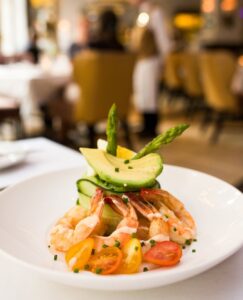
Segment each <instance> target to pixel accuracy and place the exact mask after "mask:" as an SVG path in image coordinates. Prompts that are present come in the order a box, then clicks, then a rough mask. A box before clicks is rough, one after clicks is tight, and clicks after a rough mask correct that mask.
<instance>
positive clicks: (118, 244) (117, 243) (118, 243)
mask: <svg viewBox="0 0 243 300" xmlns="http://www.w3.org/2000/svg"><path fill="white" fill-rule="evenodd" d="M120 245H121V243H120V242H119V241H117V240H116V241H115V244H114V246H115V247H117V248H119V247H120Z"/></svg>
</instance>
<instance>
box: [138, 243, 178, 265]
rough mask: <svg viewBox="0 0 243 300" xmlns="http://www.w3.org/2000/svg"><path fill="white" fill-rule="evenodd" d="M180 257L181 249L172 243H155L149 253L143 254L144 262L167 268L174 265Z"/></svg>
mask: <svg viewBox="0 0 243 300" xmlns="http://www.w3.org/2000/svg"><path fill="white" fill-rule="evenodd" d="M181 256H182V250H181V247H180V246H179V245H178V244H177V243H174V242H169V241H165V242H157V243H156V244H155V246H153V247H152V248H151V249H150V250H149V251H147V252H146V253H145V254H144V257H143V258H144V261H146V262H149V263H152V264H155V265H159V266H162V267H169V266H174V265H176V264H177V263H178V262H179V261H180V258H181Z"/></svg>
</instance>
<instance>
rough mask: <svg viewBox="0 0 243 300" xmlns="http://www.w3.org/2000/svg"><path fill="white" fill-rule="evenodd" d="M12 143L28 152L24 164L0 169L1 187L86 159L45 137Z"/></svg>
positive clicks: (73, 164)
mask: <svg viewBox="0 0 243 300" xmlns="http://www.w3.org/2000/svg"><path fill="white" fill-rule="evenodd" d="M12 144H13V146H14V147H16V148H19V149H25V151H27V152H28V154H27V157H26V159H25V160H24V162H23V163H22V164H20V165H17V166H15V167H12V168H9V169H5V170H0V188H4V187H6V186H9V185H12V184H14V183H17V182H19V181H21V180H24V179H26V178H29V177H33V176H36V175H39V174H42V173H45V172H48V171H54V170H60V169H62V168H69V167H75V166H78V165H80V164H81V163H82V162H83V161H84V159H83V157H82V155H81V154H79V153H78V152H76V151H73V150H71V149H68V148H66V147H63V146H62V145H59V144H57V143H54V142H52V141H50V140H48V139H45V138H35V139H26V140H21V141H16V142H13V143H12ZM0 147H1V143H0ZM0 153H1V149H0Z"/></svg>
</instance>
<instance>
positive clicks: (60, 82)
mask: <svg viewBox="0 0 243 300" xmlns="http://www.w3.org/2000/svg"><path fill="white" fill-rule="evenodd" d="M58 64H59V62H57V63H56V67H55V66H53V67H50V70H49V71H44V70H43V68H41V66H39V65H32V64H30V63H18V64H12V65H5V66H0V95H1V94H2V95H5V96H9V97H13V98H15V99H16V100H17V101H18V102H19V103H20V105H21V114H22V116H23V117H24V118H25V119H26V118H28V117H30V116H31V115H34V114H36V113H37V112H38V106H39V105H40V104H42V103H44V102H46V101H48V100H49V99H50V98H51V96H52V95H53V94H54V93H55V91H56V90H57V89H59V88H60V87H62V86H64V85H66V84H67V83H68V82H69V81H70V76H71V66H70V65H68V63H67V64H66V66H64V68H59V67H58ZM61 64H62V63H61V62H60V66H61Z"/></svg>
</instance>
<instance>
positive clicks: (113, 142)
mask: <svg viewBox="0 0 243 300" xmlns="http://www.w3.org/2000/svg"><path fill="white" fill-rule="evenodd" d="M106 135H107V142H108V144H107V147H106V152H108V153H110V154H112V155H114V156H116V148H117V108H116V104H113V105H112V107H111V108H110V111H109V114H108V123H107V127H106Z"/></svg>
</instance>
